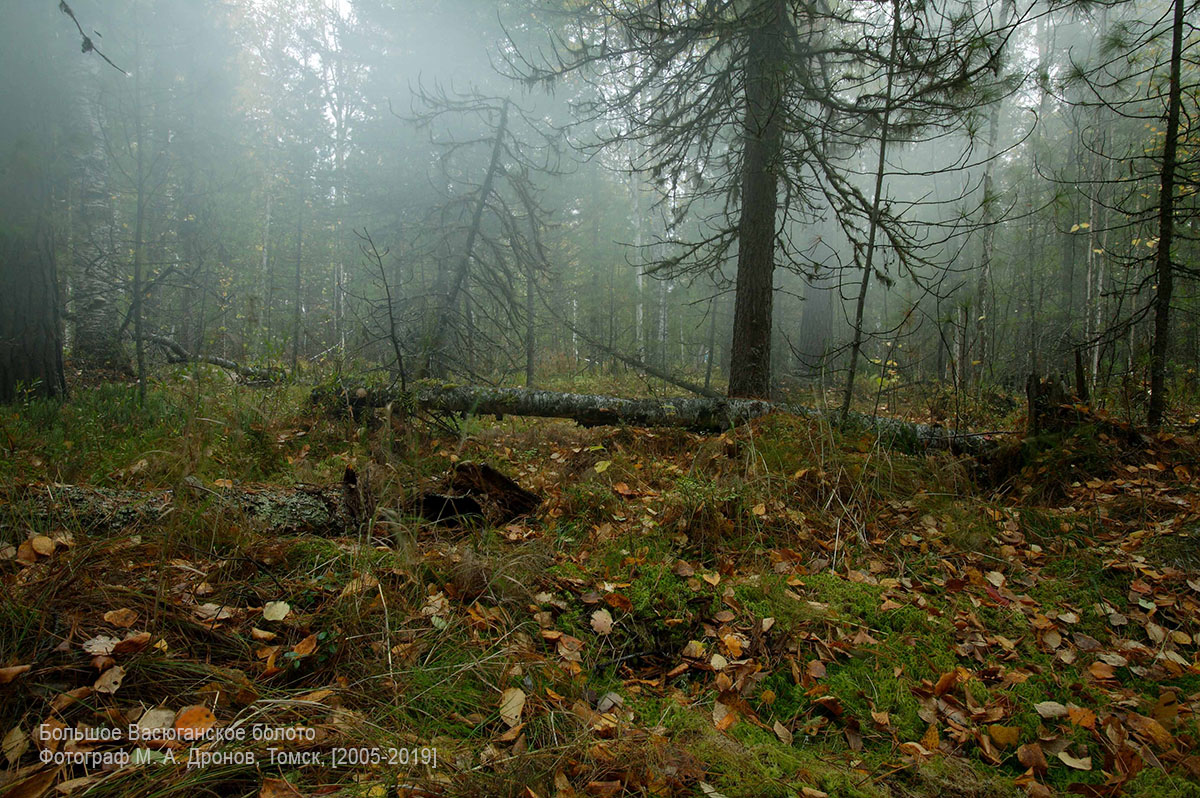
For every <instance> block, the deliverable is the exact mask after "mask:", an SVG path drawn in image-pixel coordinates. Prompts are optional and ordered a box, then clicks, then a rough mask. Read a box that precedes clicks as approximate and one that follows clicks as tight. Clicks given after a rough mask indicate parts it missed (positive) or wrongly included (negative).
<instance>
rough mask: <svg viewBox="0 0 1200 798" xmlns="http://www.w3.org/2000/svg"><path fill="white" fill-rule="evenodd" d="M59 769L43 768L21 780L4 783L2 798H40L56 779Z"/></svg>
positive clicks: (0, 794)
mask: <svg viewBox="0 0 1200 798" xmlns="http://www.w3.org/2000/svg"><path fill="white" fill-rule="evenodd" d="M61 770H62V768H61V767H52V768H43V769H42V770H37V771H34V772H33V773H31V774H29V775H28V776H25V777H24V778H22V779H18V780H15V781H9V782H5V783H4V785H3V787H2V789H3V790H4V792H2V793H0V796H3V798H41V796H43V795H45V794H46V793H47V792H49V791H50V788H51V787H53V786H54V782H55V781H56V780H57V779H58V774H59V771H61Z"/></svg>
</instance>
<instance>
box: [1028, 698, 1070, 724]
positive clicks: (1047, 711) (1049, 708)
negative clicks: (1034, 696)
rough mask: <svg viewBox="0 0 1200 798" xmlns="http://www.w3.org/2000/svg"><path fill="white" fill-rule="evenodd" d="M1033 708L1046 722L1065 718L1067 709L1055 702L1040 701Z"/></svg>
mask: <svg viewBox="0 0 1200 798" xmlns="http://www.w3.org/2000/svg"><path fill="white" fill-rule="evenodd" d="M1033 708H1034V709H1035V710H1036V711H1037V713H1038V714H1039V715H1041V716H1042V717H1043V718H1046V719H1047V720H1050V719H1053V718H1065V717H1066V716H1067V708H1066V707H1065V706H1063V705H1062V704H1060V703H1058V702H1057V701H1042V702H1041V703H1039V704H1034V705H1033Z"/></svg>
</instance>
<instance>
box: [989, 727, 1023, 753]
mask: <svg viewBox="0 0 1200 798" xmlns="http://www.w3.org/2000/svg"><path fill="white" fill-rule="evenodd" d="M987 728H988V736H990V737H991V738H992V741H993V742H994V743H996V745H998V746H1000V747H1001V748H1007V747H1008V746H1010V745H1016V744H1017V743H1018V742H1020V740H1021V730H1020V729H1018V728H1017V727H1016V726H1001V725H1000V724H998V723H993V724H992V725H990V726H988V727H987Z"/></svg>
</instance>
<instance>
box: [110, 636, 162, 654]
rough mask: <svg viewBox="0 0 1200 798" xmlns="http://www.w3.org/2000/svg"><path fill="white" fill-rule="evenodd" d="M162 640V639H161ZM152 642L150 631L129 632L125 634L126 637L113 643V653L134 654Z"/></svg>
mask: <svg viewBox="0 0 1200 798" xmlns="http://www.w3.org/2000/svg"><path fill="white" fill-rule="evenodd" d="M160 642H161V641H160ZM149 644H150V633H149V632H129V633H127V634H126V635H125V639H123V640H118V641H117V642H116V644H115V645H113V648H112V653H113V654H114V655H118V656H120V655H125V654H133V653H135V652H138V651H141V650H142V649H143V648H145V647H146V646H148V645H149Z"/></svg>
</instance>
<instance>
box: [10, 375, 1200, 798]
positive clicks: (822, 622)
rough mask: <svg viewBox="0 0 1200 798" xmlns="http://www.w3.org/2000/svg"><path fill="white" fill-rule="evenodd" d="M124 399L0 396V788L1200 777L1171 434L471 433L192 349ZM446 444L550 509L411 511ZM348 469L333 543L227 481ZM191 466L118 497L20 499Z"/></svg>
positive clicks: (1197, 668)
mask: <svg viewBox="0 0 1200 798" xmlns="http://www.w3.org/2000/svg"><path fill="white" fill-rule="evenodd" d="M131 396H132V392H131V390H130V388H129V387H128V386H121V385H107V386H97V387H94V388H78V389H76V391H75V395H74V398H73V400H72V401H71V402H70V403H68V404H66V405H64V406H62V407H61V408H60V407H58V406H56V405H52V404H43V403H38V402H32V403H28V404H26V405H25V406H22V407H15V408H9V409H6V410H5V411H4V413H3V415H2V416H0V447H3V450H2V451H0V485H3V486H5V487H3V488H0V490H2V491H3V494H2V495H0V503H2V505H3V507H2V508H0V530H2V531H0V737H2V738H3V741H2V755H0V764H2V765H3V769H0V796H6V797H8V796H11V797H12V798H16V797H17V796H20V797H21V798H29V797H30V796H40V795H45V794H64V793H65V794H72V795H83V794H86V795H97V796H176V795H177V796H192V795H260V796H264V798H277V797H278V796H296V795H303V796H310V795H363V796H379V797H380V798H383V797H384V796H395V795H400V796H433V795H447V796H455V795H460V796H492V795H495V796H524V797H525V798H535V797H536V796H540V797H542V798H549V797H550V796H560V797H561V798H566V797H567V796H617V795H664V796H685V795H697V796H721V795H724V796H729V798H735V796H804V797H805V798H816V797H819V796H822V795H829V796H929V797H930V798H932V797H933V796H960V797H961V798H983V797H984V796H1005V795H1023V794H1032V795H1050V794H1059V793H1074V794H1082V795H1093V796H1106V795H1118V794H1120V795H1131V796H1196V795H1200V786H1198V782H1197V779H1198V778H1200V751H1197V750H1196V749H1197V742H1198V741H1200V728H1198V725H1197V717H1198V715H1197V712H1198V711H1200V664H1197V655H1198V653H1200V651H1198V648H1197V646H1198V644H1200V483H1198V482H1197V475H1198V474H1200V464H1198V463H1197V455H1198V454H1200V447H1198V446H1197V444H1196V441H1195V440H1194V439H1193V438H1191V437H1188V436H1185V435H1182V434H1177V435H1173V434H1162V435H1158V436H1154V437H1146V436H1136V435H1132V436H1115V437H1114V436H1112V435H1111V434H1110V433H1111V427H1110V426H1109V425H1107V424H1103V423H1099V424H1088V423H1084V424H1082V425H1081V426H1079V427H1077V428H1075V429H1074V430H1073V431H1072V432H1070V433H1069V434H1062V435H1046V436H1042V437H1040V438H1037V439H1034V440H1030V441H1026V442H1024V443H1023V444H1020V445H1018V444H1013V445H1012V449H1011V451H1010V452H1009V456H1008V457H1007V459H1006V460H1004V461H1002V466H1003V467H1002V468H999V469H998V468H997V467H996V466H993V467H992V468H991V470H988V469H984V468H981V467H979V466H977V465H976V464H975V463H973V462H972V461H970V460H964V459H961V458H956V457H954V456H953V455H951V454H949V453H936V454H930V455H927V456H922V457H913V456H907V455H901V454H896V453H892V452H888V451H886V450H883V449H881V448H880V447H879V446H878V445H877V442H876V441H875V440H874V439H873V438H870V437H861V436H846V435H842V434H840V433H838V432H837V431H834V430H831V429H830V428H829V427H828V426H825V425H823V424H822V423H821V422H819V421H814V420H809V419H798V418H794V417H785V416H773V417H767V418H764V419H761V420H759V421H756V422H755V423H752V424H750V425H747V426H744V427H742V428H740V429H737V430H736V431H731V432H728V433H726V434H723V435H711V436H699V435H694V434H691V433H688V432H685V431H679V430H675V431H662V430H645V429H634V428H613V427H599V428H592V429H583V428H579V427H576V426H575V425H573V424H570V423H567V422H560V421H542V420H537V421H534V420H525V419H512V418H508V419H504V420H492V419H473V420H470V421H468V422H464V423H463V425H462V427H461V429H459V430H458V431H455V430H453V429H450V428H441V427H438V426H432V427H431V426H427V425H425V424H422V423H420V422H415V421H413V422H409V423H399V422H397V423H380V422H377V421H373V420H363V421H361V422H356V421H354V420H353V419H350V418H331V417H329V416H328V415H327V414H325V413H323V412H322V411H319V410H318V409H316V408H313V407H311V406H310V405H309V404H308V403H307V395H306V392H305V391H303V390H302V389H300V388H272V389H260V388H242V387H237V386H233V385H230V384H228V383H227V382H224V381H223V379H222V378H219V377H213V376H211V374H209V373H208V372H206V371H204V370H200V371H198V372H196V373H195V374H185V373H184V372H178V373H176V374H175V375H174V376H173V377H171V378H168V379H166V380H164V382H162V383H160V384H159V385H157V386H156V387H155V388H154V389H153V390H152V391H151V393H150V396H149V398H148V401H147V403H146V406H145V407H143V408H138V407H136V406H135V405H134V404H132V399H131ZM1009 421H1010V422H1011V421H1013V419H1009ZM1085 422H1086V418H1085ZM459 461H482V462H487V463H489V464H491V465H492V466H494V467H496V468H497V469H499V470H500V471H502V472H504V473H505V474H507V475H508V476H510V477H512V478H514V479H515V480H517V481H518V482H519V483H520V484H521V485H522V486H524V487H525V488H527V489H529V490H531V491H534V492H536V493H538V494H539V495H541V496H542V497H543V499H544V501H543V502H542V504H541V505H540V506H539V507H538V508H537V509H536V510H535V511H534V512H533V513H532V514H530V515H528V516H526V517H522V518H519V519H517V520H514V521H511V522H509V523H506V524H503V525H500V526H495V527H493V526H488V525H486V524H472V525H468V526H466V527H448V526H435V525H432V524H428V523H424V522H421V521H420V520H418V519H417V518H415V517H414V516H412V515H411V514H410V513H409V512H408V511H406V510H405V509H404V508H405V507H408V506H410V503H411V501H412V500H413V498H414V497H415V496H417V495H419V494H420V493H421V492H423V491H426V490H429V489H431V488H433V487H435V486H436V485H438V484H439V481H440V480H441V479H442V478H443V476H444V475H445V474H446V472H447V471H448V469H450V468H452V466H453V464H454V463H455V462H459ZM348 464H353V465H355V466H356V467H357V469H358V473H359V474H360V475H365V476H366V479H367V480H368V482H369V484H370V485H371V489H372V493H373V495H374V497H375V499H376V501H377V510H376V513H375V522H374V523H373V524H372V525H370V526H369V527H368V528H365V529H362V530H354V531H350V532H347V533H346V534H345V535H343V536H320V535H314V534H301V533H282V532H280V531H278V530H272V529H268V528H265V527H264V526H263V523H262V521H261V520H259V519H256V518H252V517H248V516H246V515H245V514H244V513H241V512H239V511H237V510H235V509H232V508H230V506H229V505H228V503H225V502H223V501H222V500H221V494H222V492H223V491H228V490H232V489H241V490H251V491H253V490H257V489H264V490H265V489H266V488H267V486H296V485H305V484H319V485H336V484H337V483H338V482H339V480H340V479H341V477H342V473H343V471H344V469H345V467H346V466H347V465H348ZM185 481H186V484H191V485H197V484H198V485H200V486H202V490H199V491H190V492H188V491H179V492H178V493H177V494H176V495H175V497H174V501H173V503H171V504H170V511H169V512H166V513H165V514H163V515H162V516H161V517H158V518H155V519H154V520H146V519H142V520H141V521H137V522H135V523H134V524H132V525H129V526H121V525H115V526H109V527H104V528H96V527H92V528H85V527H84V526H82V520H81V521H80V522H79V523H73V522H72V520H71V519H69V518H68V519H64V518H62V517H57V518H54V519H52V520H48V519H47V518H45V517H43V516H42V515H41V514H40V513H39V512H38V511H37V510H35V509H34V508H35V507H36V506H37V504H36V502H35V501H34V499H36V498H37V497H38V496H42V495H47V494H49V495H53V493H54V491H55V490H56V488H55V485H57V484H74V485H90V486H96V487H109V488H114V487H115V488H126V489H138V490H146V491H154V492H159V493H162V492H163V491H166V490H169V489H176V488H179V487H180V486H181V485H183V484H185ZM131 727H132V728H134V729H137V730H139V733H141V734H145V735H157V736H158V737H161V738H168V739H166V740H154V741H151V742H145V741H134V740H131V739H130V728H131ZM101 729H109V730H116V731H109V732H101V731H98V730H101ZM237 729H241V730H242V733H244V734H245V735H246V739H243V740H237V739H228V738H229V737H234V736H236V735H235V734H234V730H237ZM189 730H190V731H192V732H193V733H197V732H202V731H205V730H207V734H208V735H209V738H210V739H208V740H207V741H201V742H188V741H186V740H182V741H181V740H176V739H171V738H173V737H174V736H176V734H177V733H178V732H188V731H189ZM218 732H221V733H222V735H224V737H225V739H220V740H213V739H211V738H212V737H213V736H216V735H217V734H218ZM184 736H186V734H185V735H184ZM254 737H275V738H276V739H254ZM272 749H273V751H272ZM434 751H436V767H435V766H434V762H433V755H434V753H433V752H434ZM85 755H86V756H90V757H91V758H90V759H88V760H87V764H88V765H92V766H94V767H85V766H83V765H80V764H78V761H80V760H82V759H83V758H84V757H85ZM125 755H128V759H126V758H124V757H125ZM172 760H174V761H172Z"/></svg>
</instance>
